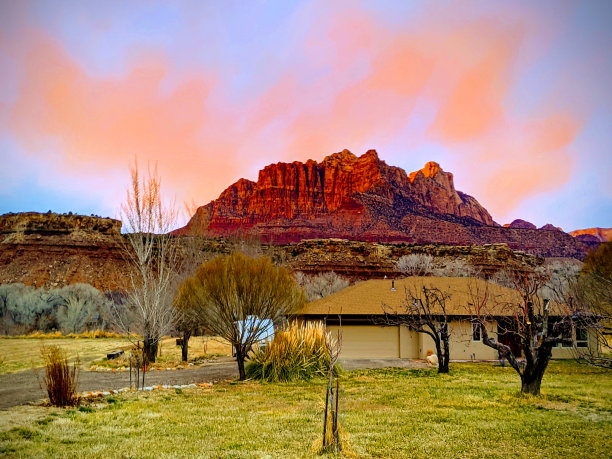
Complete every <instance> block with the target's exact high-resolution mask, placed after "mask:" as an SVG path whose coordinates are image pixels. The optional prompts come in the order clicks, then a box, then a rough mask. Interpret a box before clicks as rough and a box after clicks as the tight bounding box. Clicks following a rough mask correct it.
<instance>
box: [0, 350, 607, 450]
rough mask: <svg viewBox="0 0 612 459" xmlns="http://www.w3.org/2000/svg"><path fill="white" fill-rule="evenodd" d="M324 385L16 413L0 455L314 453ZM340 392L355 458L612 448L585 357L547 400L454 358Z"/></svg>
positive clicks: (594, 375) (602, 377) (204, 392)
mask: <svg viewBox="0 0 612 459" xmlns="http://www.w3.org/2000/svg"><path fill="white" fill-rule="evenodd" d="M324 384H325V383H324V381H323V380H316V381H312V382H308V383H292V384H260V383H257V382H246V383H236V384H220V385H218V386H215V387H213V388H211V389H206V388H197V389H189V390H183V391H182V393H176V392H175V391H168V390H159V391H154V392H148V393H129V394H125V395H121V396H112V397H109V398H106V399H105V400H103V401H100V402H97V403H96V404H93V405H91V406H88V407H85V408H82V411H80V410H59V411H58V410H55V409H51V408H44V407H40V408H37V409H38V410H39V411H40V413H39V416H38V419H36V418H33V417H32V413H31V411H29V412H28V416H24V417H23V418H19V416H18V415H17V414H18V413H19V411H15V414H16V416H15V419H14V421H12V423H11V425H6V426H4V430H2V431H1V432H0V454H1V453H5V454H8V455H16V456H31V457H41V456H42V457H44V456H90V457H108V456H109V454H112V455H113V456H115V457H121V456H123V457H177V456H178V457H193V456H199V457H314V456H316V454H315V452H314V451H313V449H312V445H313V443H314V442H315V441H316V440H317V438H318V437H319V436H320V432H321V428H322V422H321V421H322V417H323V416H322V409H323V405H324ZM341 387H342V389H341V390H342V392H341V401H340V404H341V415H340V418H341V422H342V425H343V427H344V429H345V431H346V433H347V436H348V441H349V445H348V455H349V456H352V457H372V456H374V457H398V458H400V457H402V458H403V457H427V458H435V457H542V458H544V457H546V458H550V457H553V458H561V457H572V458H577V457H585V458H587V457H588V458H594V457H610V451H612V439H611V436H610V432H612V372H606V371H604V370H597V369H593V368H589V367H586V366H581V365H578V364H575V363H568V362H563V363H557V362H555V363H552V364H551V366H550V369H549V371H548V372H547V374H546V376H545V378H544V383H543V386H542V392H543V395H542V396H540V397H530V396H527V397H526V396H521V395H520V394H519V393H518V388H519V381H518V377H517V376H516V375H515V374H514V372H513V371H512V370H510V369H508V368H499V367H493V366H492V365H491V364H454V365H453V366H452V373H451V374H450V375H446V376H438V375H437V374H436V373H435V371H433V370H432V371H424V370H399V369H388V370H364V371H353V372H347V373H345V374H344V375H343V377H342V386H341ZM3 414H5V415H6V416H9V415H11V412H10V411H9V412H4V413H3ZM0 429H1V426H0ZM111 451H112V453H111Z"/></svg>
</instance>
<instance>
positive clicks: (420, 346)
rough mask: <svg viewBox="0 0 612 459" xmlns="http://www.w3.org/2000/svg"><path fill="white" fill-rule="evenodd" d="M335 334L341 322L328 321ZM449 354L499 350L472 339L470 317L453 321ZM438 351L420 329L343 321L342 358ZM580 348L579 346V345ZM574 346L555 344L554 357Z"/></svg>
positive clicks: (484, 355)
mask: <svg viewBox="0 0 612 459" xmlns="http://www.w3.org/2000/svg"><path fill="white" fill-rule="evenodd" d="M328 330H329V331H331V332H332V333H333V334H334V336H335V334H336V332H337V330H338V326H336V325H329V326H328ZM487 330H488V333H489V335H490V336H492V337H495V338H497V323H495V322H491V323H489V324H487ZM450 332H451V340H450V354H451V355H450V357H451V359H452V360H470V359H472V358H474V359H475V360H496V359H497V358H498V354H497V351H496V350H495V349H493V348H491V347H489V346H486V345H485V344H483V343H482V341H474V340H473V339H472V324H471V323H470V322H469V321H468V320H455V321H452V322H451V324H450ZM589 346H590V347H591V348H592V349H596V346H597V341H596V339H595V334H594V333H593V332H591V333H589ZM428 349H431V350H432V351H433V352H434V353H436V346H435V345H434V342H433V340H432V339H431V338H430V337H429V335H427V334H425V333H417V332H415V331H413V330H409V329H408V328H407V327H404V326H399V327H398V326H393V327H381V326H378V325H365V324H364V325H343V326H342V355H341V357H342V358H398V357H399V358H403V359H424V358H425V357H426V356H427V350H428ZM578 352H580V349H578ZM576 356H577V351H576V350H575V349H574V348H573V347H557V348H553V351H552V358H553V359H572V358H576Z"/></svg>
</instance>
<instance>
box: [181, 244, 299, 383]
mask: <svg viewBox="0 0 612 459" xmlns="http://www.w3.org/2000/svg"><path fill="white" fill-rule="evenodd" d="M303 303H304V294H303V292H302V289H301V288H300V287H299V286H298V285H297V283H296V282H295V280H294V279H293V276H292V275H291V274H290V273H289V271H287V270H286V269H284V268H281V267H276V266H274V265H273V264H272V262H271V261H270V259H269V258H267V257H261V258H249V257H247V256H245V255H243V254H241V253H234V254H232V255H227V256H221V257H217V258H215V259H214V260H212V261H210V262H208V263H205V264H203V265H202V266H200V268H199V269H198V270H197V272H196V274H195V276H194V277H192V278H189V279H187V280H186V281H185V282H183V283H182V284H181V286H180V288H179V294H178V296H177V299H176V301H175V304H176V305H177V306H178V307H180V308H183V309H184V310H188V311H190V313H191V314H195V315H196V316H197V317H198V319H199V323H200V324H201V325H202V326H203V327H204V328H206V330H208V331H210V332H211V333H213V334H215V335H217V336H220V337H222V338H225V339H226V340H228V341H229V342H230V343H231V344H232V346H233V347H234V350H235V352H236V360H237V362H238V372H239V374H240V379H241V380H243V379H245V378H246V373H245V368H244V361H245V359H246V357H247V355H248V353H249V352H250V350H251V348H252V347H253V345H254V344H255V343H258V342H260V341H262V340H263V339H264V338H267V334H268V333H269V332H270V331H271V330H270V329H271V326H274V327H278V326H280V325H281V324H282V323H283V322H284V321H285V320H286V318H287V317H288V316H290V315H292V314H294V313H295V312H297V311H298V310H299V308H300V307H301V306H302V305H303Z"/></svg>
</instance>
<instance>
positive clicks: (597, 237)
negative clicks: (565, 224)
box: [569, 228, 612, 242]
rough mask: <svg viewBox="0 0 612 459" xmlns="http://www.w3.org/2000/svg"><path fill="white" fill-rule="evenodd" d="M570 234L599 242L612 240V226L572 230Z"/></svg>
mask: <svg viewBox="0 0 612 459" xmlns="http://www.w3.org/2000/svg"><path fill="white" fill-rule="evenodd" d="M569 234H571V235H572V236H574V237H575V238H577V239H579V240H583V241H584V240H586V241H588V240H592V241H597V242H610V241H612V228H586V229H579V230H575V231H571V232H570V233H569Z"/></svg>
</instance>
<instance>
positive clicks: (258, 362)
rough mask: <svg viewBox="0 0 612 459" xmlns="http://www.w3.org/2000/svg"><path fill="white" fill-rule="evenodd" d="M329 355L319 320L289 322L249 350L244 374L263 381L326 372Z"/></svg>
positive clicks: (310, 376)
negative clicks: (266, 340)
mask: <svg viewBox="0 0 612 459" xmlns="http://www.w3.org/2000/svg"><path fill="white" fill-rule="evenodd" d="M328 371H329V355H328V354H327V351H326V349H325V328H324V327H323V324H310V323H309V324H306V325H303V324H297V323H293V324H292V325H291V326H290V327H289V328H287V329H286V330H281V331H279V332H277V333H276V335H275V336H274V339H273V340H271V341H269V342H268V343H267V345H266V346H261V347H258V348H256V349H255V350H254V351H253V354H252V357H251V362H250V364H249V366H248V367H247V376H248V377H249V378H253V379H262V380H265V381H292V380H308V379H311V378H313V377H315V376H326V375H327V372H328Z"/></svg>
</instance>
